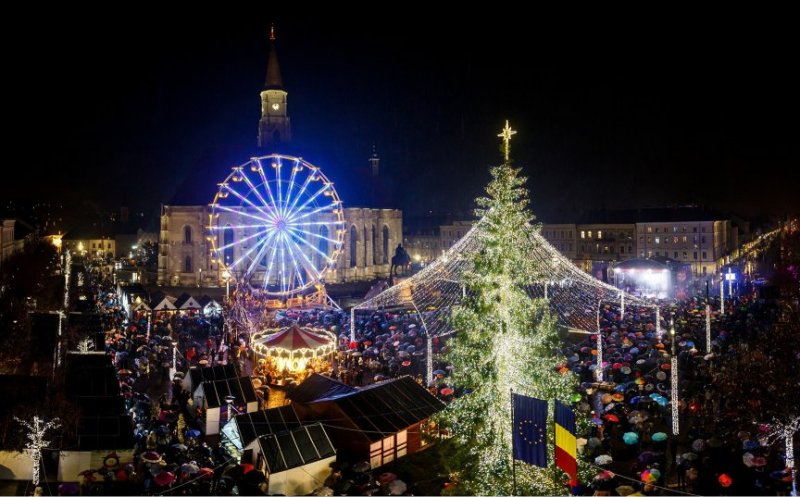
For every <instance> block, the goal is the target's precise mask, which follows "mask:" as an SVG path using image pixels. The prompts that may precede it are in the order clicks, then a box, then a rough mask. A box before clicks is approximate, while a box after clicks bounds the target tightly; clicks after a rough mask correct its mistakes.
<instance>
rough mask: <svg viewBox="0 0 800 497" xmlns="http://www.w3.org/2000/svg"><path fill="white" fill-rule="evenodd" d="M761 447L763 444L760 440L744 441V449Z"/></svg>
mask: <svg viewBox="0 0 800 497" xmlns="http://www.w3.org/2000/svg"><path fill="white" fill-rule="evenodd" d="M759 447H761V444H760V443H758V440H745V441H744V442H743V443H742V448H743V449H744V450H755V449H757V448H759Z"/></svg>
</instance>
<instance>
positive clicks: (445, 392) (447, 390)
mask: <svg viewBox="0 0 800 497" xmlns="http://www.w3.org/2000/svg"><path fill="white" fill-rule="evenodd" d="M440 393H441V394H442V395H444V396H445V397H447V396H448V395H453V389H452V388H450V387H447V388H442V390H441V392H440Z"/></svg>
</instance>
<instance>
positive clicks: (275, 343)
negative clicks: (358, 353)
mask: <svg viewBox="0 0 800 497" xmlns="http://www.w3.org/2000/svg"><path fill="white" fill-rule="evenodd" d="M256 343H259V344H261V345H263V346H264V347H268V348H273V347H274V348H281V349H285V350H300V349H317V348H319V347H322V346H324V345H328V344H330V343H331V339H330V338H329V337H326V336H322V335H317V334H316V333H313V332H311V331H308V330H304V329H303V328H300V327H299V326H298V325H297V324H296V323H295V324H293V325H292V326H291V327H290V328H287V329H285V330H283V331H279V332H278V333H273V334H272V335H268V336H266V337H264V338H262V339H260V340H258V341H257V342H256Z"/></svg>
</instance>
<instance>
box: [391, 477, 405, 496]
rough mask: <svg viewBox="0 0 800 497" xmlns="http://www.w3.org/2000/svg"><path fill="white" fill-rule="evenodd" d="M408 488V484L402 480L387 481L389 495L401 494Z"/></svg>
mask: <svg viewBox="0 0 800 497" xmlns="http://www.w3.org/2000/svg"><path fill="white" fill-rule="evenodd" d="M406 490H408V485H406V482H404V481H403V480H394V481H392V482H391V483H389V495H403V493H404V492H405V491H406Z"/></svg>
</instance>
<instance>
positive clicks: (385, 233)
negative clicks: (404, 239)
mask: <svg viewBox="0 0 800 497" xmlns="http://www.w3.org/2000/svg"><path fill="white" fill-rule="evenodd" d="M383 263H384V264H389V227H388V226H386V225H384V226H383Z"/></svg>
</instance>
